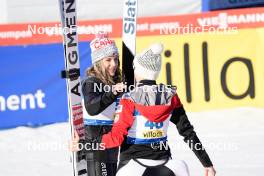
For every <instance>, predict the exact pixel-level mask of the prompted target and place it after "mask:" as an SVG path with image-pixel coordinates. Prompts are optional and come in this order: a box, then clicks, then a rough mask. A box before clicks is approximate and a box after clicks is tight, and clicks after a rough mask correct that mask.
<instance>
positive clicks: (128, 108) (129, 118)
mask: <svg viewBox="0 0 264 176" xmlns="http://www.w3.org/2000/svg"><path fill="white" fill-rule="evenodd" d="M133 112H134V104H133V102H132V101H130V100H128V99H121V100H120V103H119V105H118V108H117V112H116V117H115V118H116V119H115V123H114V125H113V127H112V130H111V131H110V132H109V133H107V134H105V135H103V137H102V143H104V144H105V147H106V148H113V147H117V146H120V145H121V144H122V142H123V140H124V136H126V135H127V131H128V129H129V128H130V127H131V126H132V124H133V122H134V117H133Z"/></svg>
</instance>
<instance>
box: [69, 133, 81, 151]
mask: <svg viewBox="0 0 264 176" xmlns="http://www.w3.org/2000/svg"><path fill="white" fill-rule="evenodd" d="M79 141H80V137H79V135H78V133H77V131H76V130H74V134H73V138H72V140H71V141H70V142H69V150H70V151H72V152H77V151H79V150H80V148H79Z"/></svg>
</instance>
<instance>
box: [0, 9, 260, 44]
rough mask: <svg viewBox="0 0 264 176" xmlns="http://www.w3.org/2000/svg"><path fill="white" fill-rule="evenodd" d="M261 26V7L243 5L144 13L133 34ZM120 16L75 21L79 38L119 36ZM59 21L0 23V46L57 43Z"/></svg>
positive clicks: (59, 32)
mask: <svg viewBox="0 0 264 176" xmlns="http://www.w3.org/2000/svg"><path fill="white" fill-rule="evenodd" d="M263 26H264V8H247V9H238V10H237V9H236V10H225V11H215V12H206V13H199V14H190V15H181V16H160V17H145V18H139V19H138V25H137V35H138V36H149V35H168V34H170V35H171V34H175V35H176V34H187V33H197V32H214V30H220V31H227V32H232V31H234V30H237V29H243V28H257V27H263ZM121 29H122V20H121V19H111V20H93V21H79V22H78V33H79V40H80V41H87V40H91V38H92V36H93V34H94V33H96V32H97V31H105V32H108V33H109V34H110V37H121V34H122V31H121ZM67 30H69V29H62V27H61V25H60V23H58V22H54V23H29V24H8V25H0V46H1V45H2V46H3V45H4V46H7V45H28V44H47V43H60V42H61V41H62V38H61V33H62V32H67Z"/></svg>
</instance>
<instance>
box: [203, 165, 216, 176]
mask: <svg viewBox="0 0 264 176" xmlns="http://www.w3.org/2000/svg"><path fill="white" fill-rule="evenodd" d="M215 174H216V171H215V169H214V167H213V166H211V167H206V168H205V176H215Z"/></svg>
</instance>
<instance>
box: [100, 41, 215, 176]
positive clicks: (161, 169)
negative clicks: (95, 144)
mask: <svg viewBox="0 0 264 176" xmlns="http://www.w3.org/2000/svg"><path fill="white" fill-rule="evenodd" d="M162 51H163V45H162V44H154V45H152V46H150V48H148V49H146V50H144V51H143V52H142V53H140V54H138V55H137V56H136V57H135V59H134V61H133V65H134V74H135V78H136V81H137V84H136V87H135V89H134V90H133V91H130V92H128V93H125V94H124V95H123V96H122V98H121V100H120V103H119V106H118V108H117V111H116V120H115V123H114V125H113V127H112V130H111V131H110V132H109V133H107V134H105V135H103V137H102V138H101V139H99V140H100V141H101V142H102V143H103V144H104V145H105V147H106V148H114V147H117V146H120V145H121V149H120V163H119V167H118V172H117V176H130V175H131V176H132V175H133V176H150V175H151V176H188V175H189V171H188V168H187V165H186V163H185V162H183V161H180V160H175V159H171V152H170V148H169V146H168V144H167V129H168V126H169V122H172V123H174V124H175V125H176V127H177V130H178V132H179V134H180V135H181V136H183V137H184V141H185V142H188V144H189V146H190V148H191V149H192V151H193V152H194V154H195V155H196V157H197V158H198V159H199V160H200V162H201V163H202V165H203V166H204V168H205V171H206V172H207V173H208V176H214V175H215V170H214V168H213V164H212V162H211V160H210V158H209V156H208V154H207V152H206V151H205V150H204V148H203V146H202V144H201V142H200V140H199V138H198V137H197V135H196V133H195V131H194V128H193V126H192V125H191V123H190V121H189V120H188V118H187V115H186V113H185V110H184V107H183V104H182V103H181V101H180V98H179V96H178V95H177V93H176V88H174V87H171V86H166V85H164V84H157V83H156V79H157V77H158V75H159V73H160V70H161V53H162ZM190 144H193V145H190ZM192 146H198V147H192ZM131 171H133V172H131ZM199 175H200V174H199Z"/></svg>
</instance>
